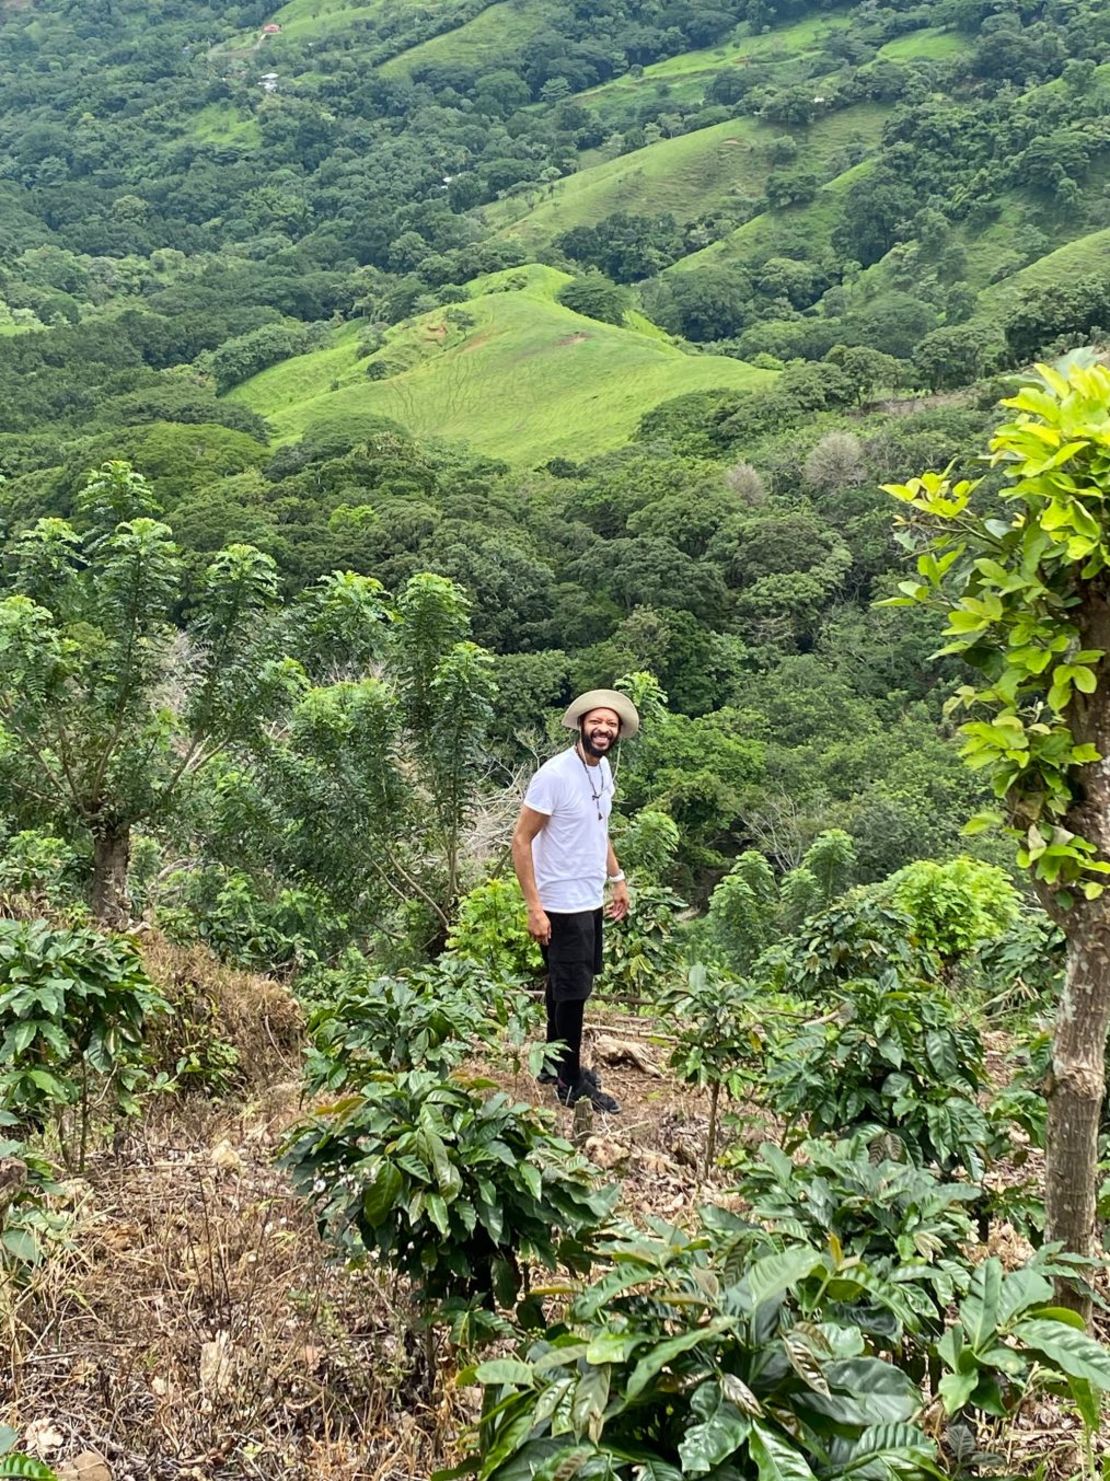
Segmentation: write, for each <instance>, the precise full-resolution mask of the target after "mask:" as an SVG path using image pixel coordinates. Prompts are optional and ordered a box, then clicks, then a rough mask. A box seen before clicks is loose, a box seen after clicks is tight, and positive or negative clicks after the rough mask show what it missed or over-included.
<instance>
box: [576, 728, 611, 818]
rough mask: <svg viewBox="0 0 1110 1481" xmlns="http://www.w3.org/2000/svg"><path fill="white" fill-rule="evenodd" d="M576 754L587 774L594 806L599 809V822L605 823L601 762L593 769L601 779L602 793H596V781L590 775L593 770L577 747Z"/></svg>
mask: <svg viewBox="0 0 1110 1481" xmlns="http://www.w3.org/2000/svg"><path fill="white" fill-rule="evenodd" d="M574 754H575V755H576V756H577V757H578V759H579V761H581V763H582V770H583V771H584V772H585V773H586V785H587V787H589V789H590V796H591V797H592V798H593V800H594V806H595V807H596V808H597V820H598V822H599V823H604V821H605V819H604V818H603V817H602V816H601V799H602V798H603V797H604V796H605V775H604V773H603V772H602V770H601V762H600V761H599V762H598V764H597V766H596V767H595V768H593V769H594V770H596V771H597V774H598V776H599V777H600V778H601V790H600V792H595V791H594V779H593V777H592V776H591V775H590V770H591V768H590V767H589V766H588V765H587V763H586V758H585V756H583V754H582V752H581V751H580V750H579V749H578V747H577V746H575V748H574Z"/></svg>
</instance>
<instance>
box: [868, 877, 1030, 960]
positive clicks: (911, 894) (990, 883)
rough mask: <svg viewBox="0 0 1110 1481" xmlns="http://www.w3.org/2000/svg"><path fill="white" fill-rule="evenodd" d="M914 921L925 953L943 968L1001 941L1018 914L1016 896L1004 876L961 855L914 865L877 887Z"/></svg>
mask: <svg viewBox="0 0 1110 1481" xmlns="http://www.w3.org/2000/svg"><path fill="white" fill-rule="evenodd" d="M880 888H881V891H882V893H883V894H885V895H888V896H889V898H890V899H891V900H892V901H893V903H894V905H895V906H896V907H897V909H899V910H904V911H905V912H906V914H907V915H908V916H909V917H910V919H911V920H912V921H913V930H914V935H915V936H916V937H917V939H918V941H919V942H920V943H921V945H922V946H923V947H924V949H925V950H926V951H928V952H930V953H931V954H932V955H934V956H936V957H937V958H938V959H939V960H940V961H941V962H942V963H944V964H947V963H950V962H953V961H955V960H956V959H957V958H959V957H964V956H968V955H969V954H970V953H971V952H973V951H975V950H976V948H977V947H979V946H982V945H984V944H985V943H986V942H988V941H997V940H998V939H999V938H1000V937H1002V936H1003V935H1005V933H1006V931H1007V929H1008V928H1009V927H1010V926H1011V925H1012V924H1013V922H1014V921H1015V919H1016V918H1017V913H1018V893H1017V890H1016V889H1015V888H1014V886H1013V885H1012V884H1011V883H1010V880H1009V877H1008V876H1007V874H1006V872H1005V870H1003V869H999V868H998V867H997V865H994V864H984V863H982V862H981V860H979V859H970V858H968V857H967V856H966V855H964V856H961V857H960V858H958V859H949V860H947V861H946V862H945V863H938V862H937V861H936V860H934V859H918V860H917V861H916V862H914V863H913V864H908V865H907V866H906V868H905V869H899V871H898V872H897V874H893V875H891V877H890V878H889V879H888V880H886V881H885V882H884V884H883V885H882V886H881V887H880Z"/></svg>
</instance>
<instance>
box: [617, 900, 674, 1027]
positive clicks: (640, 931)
mask: <svg viewBox="0 0 1110 1481" xmlns="http://www.w3.org/2000/svg"><path fill="white" fill-rule="evenodd" d="M684 908H685V902H684V901H683V900H680V899H679V898H678V896H677V895H675V894H674V893H672V891H671V890H669V889H667V888H666V887H665V886H663V885H655V884H647V885H641V886H639V887H637V889H636V893H635V899H634V901H633V908H632V910H631V911H630V912H629V914H628V915H627V916H625V918H624V920H622V921H616V922H614V923H613V924H611V925H609V926H607V928H606V951H605V966H604V968H603V970H602V976H601V979H600V985H601V987H602V988H603V990H604V991H605V993H606V995H607V996H610V997H615V998H627V999H632V1000H636V999H638V998H640V997H642V996H643V995H644V994H645V993H651V994H654V993H657V992H659V991H660V990H661V989H662V988H663V987H664V986H665V985H666V982H667V980H668V979H669V978H671V977H673V975H674V973H675V972H676V971H677V969H678V966H679V962H680V955H679V950H678V944H677V942H676V940H675V931H676V928H677V926H678V912H679V911H680V910H682V909H684Z"/></svg>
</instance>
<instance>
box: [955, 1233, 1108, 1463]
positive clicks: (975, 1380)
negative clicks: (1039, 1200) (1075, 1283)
mask: <svg viewBox="0 0 1110 1481" xmlns="http://www.w3.org/2000/svg"><path fill="white" fill-rule="evenodd" d="M1068 1264H1069V1265H1070V1262H1068ZM1065 1269H1067V1266H1064V1267H1062V1266H1061V1265H1060V1264H1059V1256H1058V1255H1057V1254H1056V1253H1055V1251H1051V1250H1048V1249H1046V1250H1044V1251H1042V1252H1041V1253H1040V1255H1039V1256H1038V1257H1037V1259H1035V1260H1034V1261H1033V1262H1031V1263H1030V1264H1028V1265H1026V1266H1024V1267H1023V1268H1021V1269H1019V1270H1011V1271H1005V1270H1004V1269H1003V1267H1002V1263H1001V1261H999V1260H998V1259H996V1258H995V1257H994V1256H991V1257H990V1258H989V1259H986V1260H984V1261H983V1262H982V1264H981V1265H978V1266H976V1268H975V1271H974V1274H973V1275H972V1277H971V1283H970V1287H969V1289H968V1292H967V1295H966V1296H965V1297H964V1299H963V1301H962V1302H961V1303H960V1309H959V1315H958V1318H957V1320H956V1321H955V1322H954V1323H953V1324H952V1325H951V1326H950V1327H949V1328H948V1330H947V1331H946V1332H945V1334H944V1336H943V1337H942V1338H941V1340H940V1341H939V1342H938V1343H937V1348H936V1350H937V1354H938V1356H939V1357H940V1359H941V1361H942V1362H943V1364H944V1367H945V1369H946V1370H947V1371H946V1372H945V1374H944V1376H943V1377H942V1378H941V1380H940V1384H939V1393H940V1398H941V1401H942V1403H943V1404H944V1409H945V1412H946V1413H947V1414H949V1415H965V1414H967V1415H970V1416H971V1417H978V1416H989V1417H993V1418H998V1419H1005V1418H1007V1416H1009V1415H1011V1414H1012V1413H1013V1412H1014V1411H1015V1409H1016V1408H1017V1406H1018V1405H1019V1404H1020V1403H1021V1402H1022V1401H1023V1400H1024V1399H1026V1398H1027V1397H1028V1396H1029V1395H1030V1394H1032V1393H1033V1392H1035V1391H1037V1390H1040V1391H1041V1392H1049V1393H1053V1394H1056V1395H1058V1396H1063V1397H1067V1398H1070V1400H1071V1401H1072V1403H1073V1404H1074V1406H1075V1409H1076V1411H1077V1413H1078V1414H1079V1416H1080V1419H1081V1420H1082V1422H1083V1425H1084V1428H1085V1430H1086V1431H1087V1434H1088V1436H1090V1435H1093V1434H1097V1433H1098V1432H1099V1427H1100V1423H1101V1405H1102V1396H1103V1394H1105V1393H1106V1392H1107V1391H1108V1390H1110V1353H1108V1352H1107V1351H1106V1349H1105V1348H1104V1347H1103V1346H1102V1345H1101V1343H1098V1342H1096V1341H1095V1340H1094V1338H1093V1337H1089V1336H1088V1335H1087V1333H1086V1331H1085V1330H1084V1323H1083V1319H1082V1317H1081V1316H1079V1314H1078V1313H1077V1312H1074V1311H1070V1310H1068V1309H1067V1308H1065V1307H1061V1306H1057V1305H1054V1304H1053V1301H1054V1297H1053V1288H1052V1284H1051V1282H1050V1281H1049V1280H1048V1279H1047V1278H1046V1277H1047V1276H1048V1275H1060V1274H1061V1273H1064V1271H1065ZM1067 1273H1070V1274H1073V1275H1074V1273H1075V1272H1074V1269H1068V1270H1067Z"/></svg>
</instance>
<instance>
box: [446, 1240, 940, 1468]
mask: <svg viewBox="0 0 1110 1481" xmlns="http://www.w3.org/2000/svg"><path fill="white" fill-rule="evenodd" d="M709 1246H710V1239H709V1238H708V1237H707V1236H706V1235H705V1234H704V1233H700V1234H698V1235H696V1236H695V1237H694V1238H690V1237H689V1236H687V1235H685V1234H684V1233H683V1232H682V1231H681V1230H679V1229H675V1228H672V1227H669V1226H666V1225H659V1226H657V1231H656V1233H655V1235H654V1236H646V1235H636V1234H635V1233H634V1232H632V1231H630V1232H629V1233H628V1234H627V1236H624V1237H621V1238H619V1239H615V1240H612V1241H609V1242H607V1243H606V1244H603V1245H602V1246H601V1247H600V1248H599V1250H598V1259H599V1261H600V1264H601V1268H600V1271H599V1272H595V1276H594V1279H593V1281H592V1283H591V1284H590V1286H589V1287H588V1288H586V1289H584V1290H580V1292H579V1294H578V1295H577V1297H576V1298H575V1299H574V1301H573V1302H572V1303H571V1305H570V1307H569V1309H568V1311H567V1314H566V1317H565V1319H564V1320H562V1321H559V1322H558V1323H557V1324H556V1325H554V1326H552V1327H551V1328H549V1329H548V1330H547V1331H546V1332H545V1333H544V1335H543V1337H542V1338H541V1339H540V1340H538V1341H536V1342H534V1343H532V1344H531V1345H530V1346H528V1347H527V1348H524V1349H523V1350H521V1351H520V1352H519V1353H518V1355H516V1356H513V1357H507V1358H506V1357H503V1358H495V1359H493V1360H491V1361H489V1362H486V1363H482V1364H480V1365H479V1366H478V1368H477V1369H476V1370H475V1376H476V1378H477V1380H478V1382H479V1383H480V1384H481V1385H482V1386H483V1388H484V1391H485V1392H484V1402H483V1419H482V1422H481V1424H480V1426H479V1430H478V1448H477V1453H476V1454H475V1455H474V1456H472V1457H471V1464H472V1465H473V1467H474V1469H475V1470H476V1472H477V1474H478V1476H479V1477H480V1478H483V1481H509V1478H511V1477H516V1476H520V1477H524V1476H530V1475H534V1476H537V1477H539V1476H542V1477H545V1478H546V1477H558V1476H564V1475H565V1476H572V1475H575V1476H583V1477H587V1476H595V1477H606V1478H609V1481H633V1478H634V1477H636V1478H656V1481H663V1478H674V1481H677V1478H679V1477H681V1476H695V1477H696V1476H708V1475H712V1476H714V1477H722V1478H724V1477H729V1476H735V1477H739V1476H754V1475H756V1474H757V1473H758V1475H759V1476H761V1477H764V1478H769V1477H781V1478H785V1477H794V1478H798V1481H801V1478H802V1477H810V1476H813V1477H815V1478H817V1481H832V1478H834V1477H836V1478H839V1477H843V1476H848V1475H857V1474H858V1475H861V1476H862V1475H866V1476H873V1477H875V1478H876V1481H892V1478H893V1477H894V1476H895V1475H897V1474H900V1473H901V1474H905V1473H910V1474H913V1473H914V1472H916V1471H919V1470H929V1469H930V1462H931V1458H932V1456H933V1455H934V1447H933V1444H932V1442H931V1441H930V1440H929V1439H928V1438H927V1437H926V1436H925V1434H924V1433H923V1431H922V1430H921V1429H919V1428H918V1427H917V1425H916V1424H914V1423H913V1417H914V1415H915V1413H916V1411H917V1409H918V1407H919V1405H920V1395H919V1393H918V1390H917V1387H916V1385H915V1384H914V1383H913V1382H912V1380H911V1379H910V1378H909V1377H908V1376H907V1375H906V1374H904V1373H902V1372H899V1370H898V1369H897V1368H895V1367H893V1366H891V1365H890V1364H888V1363H886V1362H884V1361H882V1360H881V1359H879V1358H875V1357H869V1356H865V1355H864V1354H865V1351H866V1338H865V1335H864V1333H863V1332H862V1331H861V1330H860V1329H859V1327H858V1326H856V1325H854V1324H852V1323H851V1322H849V1321H844V1320H839V1319H838V1320H830V1319H829V1316H830V1313H831V1312H832V1311H834V1310H835V1311H837V1313H838V1315H839V1310H840V1308H839V1306H838V1302H839V1301H840V1300H841V1299H843V1298H851V1297H852V1296H857V1295H859V1294H860V1292H861V1291H862V1290H863V1289H864V1287H863V1285H862V1284H861V1279H860V1276H861V1271H860V1266H859V1262H856V1261H853V1262H851V1263H845V1262H841V1261H839V1260H838V1259H837V1257H836V1256H835V1254H833V1253H821V1252H820V1251H818V1250H814V1249H809V1248H805V1247H798V1246H794V1247H791V1248H788V1249H786V1250H783V1251H776V1252H774V1253H771V1254H767V1255H765V1256H764V1257H762V1258H759V1259H754V1260H749V1261H747V1262H746V1263H745V1264H744V1265H743V1267H741V1268H736V1269H732V1268H730V1267H729V1266H728V1265H726V1264H724V1263H722V1262H720V1261H719V1260H717V1259H715V1258H714V1254H713V1252H712V1251H711V1249H710V1248H709ZM862 1278H863V1279H866V1274H865V1273H864V1274H863V1277H862ZM834 1293H835V1294H834Z"/></svg>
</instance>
